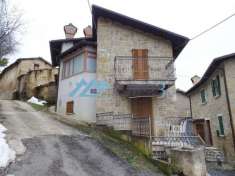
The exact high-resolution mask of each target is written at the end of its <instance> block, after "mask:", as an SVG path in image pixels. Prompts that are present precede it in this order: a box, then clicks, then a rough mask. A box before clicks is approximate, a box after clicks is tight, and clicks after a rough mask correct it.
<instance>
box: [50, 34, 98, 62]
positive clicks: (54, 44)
mask: <svg viewBox="0 0 235 176" xmlns="http://www.w3.org/2000/svg"><path fill="white" fill-rule="evenodd" d="M92 41H94V40H93V38H86V37H80V38H71V39H58V40H51V41H50V42H49V44H50V51H51V61H52V65H53V66H58V65H59V59H60V57H61V49H62V44H63V43H66V42H72V43H73V45H74V46H73V47H72V48H73V49H75V48H77V47H79V45H81V44H85V43H86V42H92ZM72 48H70V49H69V50H67V51H66V53H68V52H71V51H72V50H73V49H72ZM62 54H63V53H62Z"/></svg>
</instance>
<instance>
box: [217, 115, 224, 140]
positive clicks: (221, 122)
mask: <svg viewBox="0 0 235 176" xmlns="http://www.w3.org/2000/svg"><path fill="white" fill-rule="evenodd" d="M218 120H219V135H220V136H224V123H223V116H222V115H219V116H218Z"/></svg>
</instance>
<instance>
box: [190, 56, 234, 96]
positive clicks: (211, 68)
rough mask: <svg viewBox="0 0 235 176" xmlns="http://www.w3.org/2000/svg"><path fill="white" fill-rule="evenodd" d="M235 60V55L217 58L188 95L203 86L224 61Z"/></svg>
mask: <svg viewBox="0 0 235 176" xmlns="http://www.w3.org/2000/svg"><path fill="white" fill-rule="evenodd" d="M231 58H233V59H235V53H231V54H228V55H224V56H221V57H217V58H215V59H214V60H213V61H212V62H211V64H210V65H209V67H208V68H207V70H206V71H205V73H204V75H203V76H202V78H201V79H200V80H199V81H198V83H197V84H195V85H194V86H193V87H191V88H190V89H189V90H188V91H186V94H190V93H191V92H192V91H194V90H195V89H197V88H198V87H199V86H200V85H202V84H203V83H204V82H206V81H207V80H208V78H209V77H210V76H211V74H212V73H213V72H214V71H215V69H216V68H217V67H218V66H219V65H220V64H221V63H222V62H224V61H226V60H228V59H231Z"/></svg>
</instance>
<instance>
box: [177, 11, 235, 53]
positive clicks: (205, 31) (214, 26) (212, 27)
mask: <svg viewBox="0 0 235 176" xmlns="http://www.w3.org/2000/svg"><path fill="white" fill-rule="evenodd" d="M233 16H235V13H233V14H232V15H230V16H228V17H226V18H224V19H223V20H221V21H219V22H218V23H216V24H215V25H213V26H211V27H209V28H208V29H206V30H204V31H202V32H200V33H199V34H197V35H195V36H194V37H192V38H190V39H189V41H187V42H183V43H182V44H180V45H179V46H177V47H176V48H175V49H178V48H180V47H182V46H184V45H186V44H187V43H188V42H190V41H192V40H195V39H196V38H198V37H200V36H202V35H203V34H205V33H207V32H209V31H210V30H212V29H214V28H216V27H217V26H219V25H220V24H222V23H224V22H226V21H227V20H229V19H230V18H232V17H233Z"/></svg>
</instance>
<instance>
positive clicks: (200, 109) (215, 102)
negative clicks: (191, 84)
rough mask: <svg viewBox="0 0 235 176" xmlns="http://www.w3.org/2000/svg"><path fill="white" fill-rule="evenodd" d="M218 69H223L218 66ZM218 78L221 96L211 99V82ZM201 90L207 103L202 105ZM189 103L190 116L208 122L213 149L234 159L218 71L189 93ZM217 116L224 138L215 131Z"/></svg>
mask: <svg viewBox="0 0 235 176" xmlns="http://www.w3.org/2000/svg"><path fill="white" fill-rule="evenodd" d="M218 67H223V65H220V66H218ZM216 75H219V77H220V86H221V95H220V96H219V97H213V95H212V88H211V80H212V79H213V78H214V77H215V76H216ZM202 89H205V90H206V94H207V103H205V104H202V102H201V96H200V91H201V90H202ZM190 96H191V102H192V116H193V119H202V118H204V119H207V120H210V126H211V134H212V141H213V145H214V146H215V147H218V148H219V149H221V150H223V151H224V152H225V156H227V158H228V159H234V156H235V153H234V147H233V138H232V131H231V124H230V119H229V112H228V106H227V101H226V95H225V86H224V75H223V73H222V71H221V70H220V69H217V70H216V71H215V72H214V73H213V74H212V75H211V76H210V78H208V80H207V81H206V82H205V83H204V84H203V85H201V86H200V87H199V88H197V89H196V90H195V91H194V92H192V93H191V95H190ZM218 115H222V116H223V123H224V131H225V136H224V137H220V136H217V133H216V130H218V129H219V121H218Z"/></svg>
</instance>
